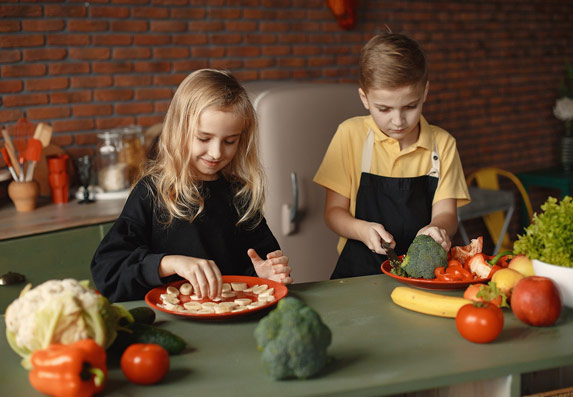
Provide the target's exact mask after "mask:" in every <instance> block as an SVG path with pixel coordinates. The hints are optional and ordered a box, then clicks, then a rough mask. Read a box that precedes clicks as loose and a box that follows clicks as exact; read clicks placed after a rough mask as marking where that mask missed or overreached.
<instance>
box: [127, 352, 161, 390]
mask: <svg viewBox="0 0 573 397" xmlns="http://www.w3.org/2000/svg"><path fill="white" fill-rule="evenodd" d="M121 371H122V372H123V374H124V375H125V377H126V378H127V379H128V380H129V381H130V382H133V383H137V384H140V385H152V384H154V383H157V382H159V381H160V380H161V379H163V377H164V376H165V374H167V371H169V353H167V350H165V349H164V348H163V347H162V346H159V345H156V344H153V343H135V344H133V345H130V346H129V347H128V348H127V349H125V351H124V352H123V354H122V356H121Z"/></svg>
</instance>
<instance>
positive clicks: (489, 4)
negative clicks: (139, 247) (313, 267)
mask: <svg viewBox="0 0 573 397" xmlns="http://www.w3.org/2000/svg"><path fill="white" fill-rule="evenodd" d="M385 25H387V26H388V27H390V28H391V29H392V31H394V32H400V33H406V34H408V35H410V36H412V37H413V38H415V39H416V40H418V41H419V42H420V43H421V45H422V46H423V48H424V49H425V51H426V54H427V57H428V60H429V64H430V81H431V85H430V94H429V96H428V101H427V103H426V106H425V108H424V115H425V117H426V118H427V119H428V120H429V121H430V122H431V123H432V124H436V125H439V126H441V127H443V128H445V129H446V130H448V131H449V132H450V133H451V134H452V135H453V136H454V137H455V138H456V139H457V142H458V149H459V152H460V156H461V159H462V163H463V166H464V171H465V172H466V174H469V173H470V172H472V171H475V170H476V169H478V168H480V167H484V166H495V167H500V168H504V169H507V170H509V171H512V172H515V173H517V172H521V171H526V170H534V169H539V168H545V167H548V166H558V165H559V144H560V139H561V137H562V136H563V134H564V130H565V128H564V123H563V122H562V121H560V120H558V119H556V117H555V116H554V115H553V111H552V109H553V106H554V105H555V100H556V99H557V98H558V97H559V87H560V84H562V82H563V80H564V78H565V71H566V63H567V62H573V2H572V1H561V0H531V1H529V0H500V1H488V0H485V1H477V0H476V1H463V2H462V1H446V0H436V1H431V2H429V1H421V0H420V1H413V0H410V1H380V0H361V1H360V2H359V5H358V8H357V15H356V25H355V26H354V28H353V29H351V30H344V29H342V28H341V27H340V26H339V25H338V24H337V21H336V18H335V17H334V15H333V13H332V12H331V11H330V9H329V8H328V6H327V1H325V0H207V1H206V0H95V1H56V0H54V1H47V2H36V1H10V0H3V1H2V3H1V4H0V95H1V97H0V124H1V125H4V126H7V127H9V128H12V127H13V126H14V125H15V124H16V122H17V121H18V119H20V118H21V117H27V118H28V120H30V121H31V122H34V123H38V122H47V123H50V124H51V125H52V127H53V130H54V134H53V137H52V143H55V144H57V145H59V146H60V147H62V148H63V149H64V150H65V151H66V152H67V153H69V154H70V155H71V156H72V158H75V157H78V156H80V155H83V154H93V153H94V151H95V147H96V143H97V133H98V132H101V131H103V130H106V129H110V128H114V127H118V126H128V125H131V124H137V125H140V126H142V127H143V128H144V129H145V128H147V127H149V126H151V125H153V124H156V123H160V122H161V121H162V118H163V115H164V112H165V111H166V109H167V107H168V105H169V101H170V98H171V96H172V94H173V92H174V91H175V89H176V87H177V85H178V84H179V82H180V81H181V80H182V79H183V78H184V77H185V76H186V75H187V74H188V73H190V72H191V71H193V70H196V69H199V68H204V67H212V68H225V69H230V70H231V71H233V72H234V73H235V75H236V76H237V77H238V78H239V79H240V80H242V81H243V82H247V81H253V80H297V81H313V82H317V83H321V82H356V81H357V73H358V68H357V60H358V53H359V50H360V48H361V47H362V45H363V44H364V43H365V42H366V41H367V40H368V39H369V38H370V37H372V35H374V34H376V33H377V32H380V31H383V30H384V29H385ZM2 165H3V164H2ZM549 194H552V195H557V194H558V192H552V191H551V190H548V189H535V190H533V191H532V197H531V198H532V201H533V204H534V210H535V209H538V208H539V205H540V204H541V203H542V202H543V201H544V199H545V198H546V196H547V195H549ZM514 218H516V217H514ZM468 224H469V225H468V226H467V229H468V231H469V232H470V236H476V235H480V234H481V235H484V236H486V235H487V231H486V230H485V227H484V226H483V223H482V222H481V220H475V221H470V222H468ZM518 225H519V222H518V220H517V219H515V220H514V222H513V223H512V227H511V229H510V231H511V232H512V233H513V234H515V233H516V232H518ZM488 244H489V243H488Z"/></svg>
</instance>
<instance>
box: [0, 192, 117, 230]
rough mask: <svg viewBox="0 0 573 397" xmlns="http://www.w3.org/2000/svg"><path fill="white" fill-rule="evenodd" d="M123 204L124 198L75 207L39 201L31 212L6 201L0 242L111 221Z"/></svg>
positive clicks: (0, 220)
mask: <svg viewBox="0 0 573 397" xmlns="http://www.w3.org/2000/svg"><path fill="white" fill-rule="evenodd" d="M124 204H125V199H113V200H98V201H95V202H93V203H91V204H78V200H76V199H70V201H69V202H68V203H64V204H52V203H51V202H50V201H49V199H40V201H39V202H38V207H37V208H36V209H35V210H34V211H30V212H17V211H16V208H15V207H14V205H12V203H11V202H9V203H6V204H5V205H4V206H2V207H1V208H0V240H5V239H10V238H16V237H23V236H28V235H33V234H38V233H46V232H53V231H57V230H62V229H69V228H73V227H80V226H88V225H94V224H99V223H105V222H113V221H115V220H116V219H117V217H118V216H119V214H120V213H121V210H122V209H123V205H124Z"/></svg>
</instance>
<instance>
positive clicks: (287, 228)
mask: <svg viewBox="0 0 573 397" xmlns="http://www.w3.org/2000/svg"><path fill="white" fill-rule="evenodd" d="M290 178H291V182H292V205H288V204H283V207H282V229H283V230H282V232H283V235H285V236H288V235H291V234H293V233H294V232H295V230H296V217H297V213H298V179H297V176H296V172H291V173H290Z"/></svg>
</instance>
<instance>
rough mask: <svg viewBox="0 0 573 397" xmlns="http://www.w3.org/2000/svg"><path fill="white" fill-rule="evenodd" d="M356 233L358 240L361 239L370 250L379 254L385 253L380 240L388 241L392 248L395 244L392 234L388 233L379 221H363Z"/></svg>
mask: <svg viewBox="0 0 573 397" xmlns="http://www.w3.org/2000/svg"><path fill="white" fill-rule="evenodd" d="M358 235H359V236H360V241H362V242H363V243H364V245H366V246H367V247H368V249H369V250H370V251H372V252H376V253H377V254H380V255H386V250H385V249H384V248H382V241H386V242H388V244H390V246H391V247H392V248H394V247H395V246H396V241H394V236H392V235H391V234H390V233H388V232H387V231H386V229H384V226H382V225H381V224H379V223H375V222H364V223H363V224H362V227H361V230H360V231H359V232H358Z"/></svg>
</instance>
